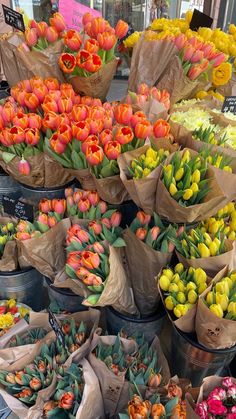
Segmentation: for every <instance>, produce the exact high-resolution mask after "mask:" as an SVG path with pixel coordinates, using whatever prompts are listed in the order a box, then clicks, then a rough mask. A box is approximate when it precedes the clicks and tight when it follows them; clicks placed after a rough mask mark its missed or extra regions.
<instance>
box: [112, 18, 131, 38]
mask: <svg viewBox="0 0 236 419" xmlns="http://www.w3.org/2000/svg"><path fill="white" fill-rule="evenodd" d="M128 29H129V25H128V23H126V22H124V21H123V20H118V22H117V24H116V27H115V34H116V36H117V38H119V39H122V38H124V37H125V35H126V34H127V32H128Z"/></svg>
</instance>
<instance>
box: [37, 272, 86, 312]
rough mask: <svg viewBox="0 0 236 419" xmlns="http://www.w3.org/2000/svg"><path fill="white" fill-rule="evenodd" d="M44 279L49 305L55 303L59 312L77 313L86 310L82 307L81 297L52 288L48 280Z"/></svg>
mask: <svg viewBox="0 0 236 419" xmlns="http://www.w3.org/2000/svg"><path fill="white" fill-rule="evenodd" d="M44 278H45V283H46V285H47V290H48V296H49V300H50V302H51V303H56V304H57V305H58V307H59V308H60V310H61V311H68V312H69V313H76V312H77V311H86V310H88V309H87V308H86V307H85V306H83V305H82V301H83V299H84V298H83V297H80V295H76V294H74V293H73V292H72V291H71V290H69V289H67V288H57V287H54V286H53V285H52V283H51V281H50V279H49V278H46V277H44Z"/></svg>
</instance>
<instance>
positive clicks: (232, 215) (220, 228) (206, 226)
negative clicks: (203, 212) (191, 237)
mask: <svg viewBox="0 0 236 419" xmlns="http://www.w3.org/2000/svg"><path fill="white" fill-rule="evenodd" d="M200 227H201V232H202V233H209V234H218V233H222V234H224V235H225V236H226V237H227V238H228V239H230V240H235V239H236V204H235V203H234V202H229V204H227V205H226V206H225V207H223V208H222V209H220V210H219V211H218V212H217V214H216V216H215V217H210V218H208V219H207V220H205V221H203V222H202V223H201V226H200Z"/></svg>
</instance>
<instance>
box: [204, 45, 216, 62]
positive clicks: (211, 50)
mask: <svg viewBox="0 0 236 419" xmlns="http://www.w3.org/2000/svg"><path fill="white" fill-rule="evenodd" d="M201 51H203V54H204V58H207V59H209V57H210V56H211V55H212V54H213V53H214V45H212V44H209V43H205V44H202V46H201Z"/></svg>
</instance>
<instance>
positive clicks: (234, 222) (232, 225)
mask: <svg viewBox="0 0 236 419" xmlns="http://www.w3.org/2000/svg"><path fill="white" fill-rule="evenodd" d="M229 228H230V230H231V231H236V219H234V220H232V221H230V223H229Z"/></svg>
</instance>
